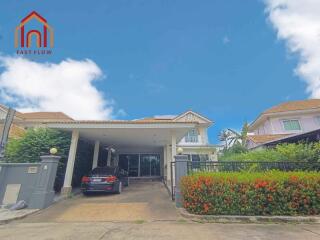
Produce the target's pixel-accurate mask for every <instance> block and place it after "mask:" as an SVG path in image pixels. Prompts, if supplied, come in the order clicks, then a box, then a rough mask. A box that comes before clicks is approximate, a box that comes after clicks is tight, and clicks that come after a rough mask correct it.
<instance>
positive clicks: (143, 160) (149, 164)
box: [140, 154, 160, 177]
mask: <svg viewBox="0 0 320 240" xmlns="http://www.w3.org/2000/svg"><path fill="white" fill-rule="evenodd" d="M140 175H141V176H142V177H154V176H160V156H159V155H158V154H141V155H140Z"/></svg>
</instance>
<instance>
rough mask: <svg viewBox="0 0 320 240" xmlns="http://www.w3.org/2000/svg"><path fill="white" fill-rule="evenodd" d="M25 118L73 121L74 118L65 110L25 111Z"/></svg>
mask: <svg viewBox="0 0 320 240" xmlns="http://www.w3.org/2000/svg"><path fill="white" fill-rule="evenodd" d="M22 117H23V118H24V119H25V120H50V121H59V120H63V121H72V120H73V119H72V118H71V117H69V116H68V115H66V114H65V113H63V112H30V113H23V114H22Z"/></svg>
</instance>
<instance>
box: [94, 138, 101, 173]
mask: <svg viewBox="0 0 320 240" xmlns="http://www.w3.org/2000/svg"><path fill="white" fill-rule="evenodd" d="M99 148H100V141H98V140H97V141H95V143H94V151H93V161H92V169H94V168H96V167H98V158H99Z"/></svg>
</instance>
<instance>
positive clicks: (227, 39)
mask: <svg viewBox="0 0 320 240" xmlns="http://www.w3.org/2000/svg"><path fill="white" fill-rule="evenodd" d="M222 42H223V44H228V43H229V42H230V38H229V37H228V36H224V37H223V39H222Z"/></svg>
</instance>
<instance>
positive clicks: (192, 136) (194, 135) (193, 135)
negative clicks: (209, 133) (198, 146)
mask: <svg viewBox="0 0 320 240" xmlns="http://www.w3.org/2000/svg"><path fill="white" fill-rule="evenodd" d="M185 141H186V142H190V143H195V142H198V131H197V130H196V129H192V130H190V131H189V132H188V133H187V135H186V136H185Z"/></svg>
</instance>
